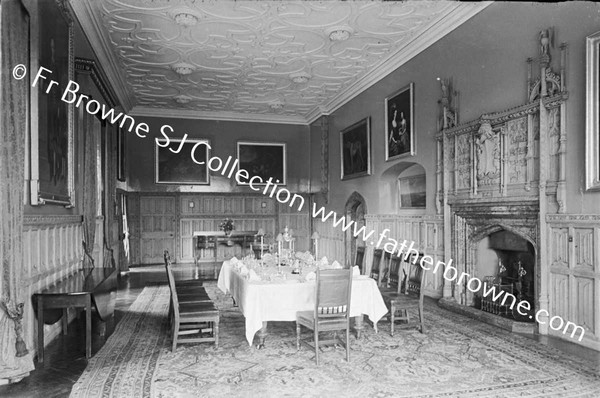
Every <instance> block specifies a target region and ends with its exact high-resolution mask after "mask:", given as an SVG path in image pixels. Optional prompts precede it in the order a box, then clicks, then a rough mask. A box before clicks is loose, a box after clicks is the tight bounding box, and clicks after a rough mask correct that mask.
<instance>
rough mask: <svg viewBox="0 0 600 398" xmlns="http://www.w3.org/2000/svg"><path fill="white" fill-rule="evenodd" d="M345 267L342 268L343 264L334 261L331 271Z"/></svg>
mask: <svg viewBox="0 0 600 398" xmlns="http://www.w3.org/2000/svg"><path fill="white" fill-rule="evenodd" d="M342 268H344V267H342V264H340V263H338V262H337V261H335V260H334V261H333V263H332V264H331V269H342Z"/></svg>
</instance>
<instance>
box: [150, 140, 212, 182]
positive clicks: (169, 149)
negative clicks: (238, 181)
mask: <svg viewBox="0 0 600 398" xmlns="http://www.w3.org/2000/svg"><path fill="white" fill-rule="evenodd" d="M198 143H200V144H201V145H198V146H197V147H196V149H195V150H194V154H193V155H194V158H193V159H195V160H196V161H197V162H201V163H204V164H198V163H196V162H194V160H193V159H192V150H193V149H194V147H195V146H196V145H197V144H198ZM167 144H168V145H167ZM203 144H204V145H203ZM154 145H155V162H154V163H155V175H156V179H155V182H156V183H157V184H178V185H208V184H210V173H209V171H208V165H207V163H208V159H209V146H210V143H209V141H208V140H203V139H200V140H193V139H185V140H181V139H173V138H171V139H170V141H167V140H166V139H164V138H163V139H158V142H157V141H155V142H154Z"/></svg>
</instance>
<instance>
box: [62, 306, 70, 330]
mask: <svg viewBox="0 0 600 398" xmlns="http://www.w3.org/2000/svg"><path fill="white" fill-rule="evenodd" d="M68 328H69V310H68V308H63V316H62V330H63V335H65V336H66V335H67V334H68V333H69V332H68Z"/></svg>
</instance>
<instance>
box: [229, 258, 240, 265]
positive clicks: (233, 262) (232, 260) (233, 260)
mask: <svg viewBox="0 0 600 398" xmlns="http://www.w3.org/2000/svg"><path fill="white" fill-rule="evenodd" d="M229 261H230V262H231V264H237V263H238V262H239V261H240V260H238V259H237V257H235V256H234V257H232V258H231V260H229Z"/></svg>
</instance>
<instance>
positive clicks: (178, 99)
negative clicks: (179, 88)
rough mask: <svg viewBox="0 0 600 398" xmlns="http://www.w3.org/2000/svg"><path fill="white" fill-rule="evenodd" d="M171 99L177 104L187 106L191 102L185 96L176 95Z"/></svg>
mask: <svg viewBox="0 0 600 398" xmlns="http://www.w3.org/2000/svg"><path fill="white" fill-rule="evenodd" d="M173 99H174V100H175V102H177V103H178V104H187V103H188V102H190V101H191V98H190V97H188V96H187V95H177V96H175V97H173Z"/></svg>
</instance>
